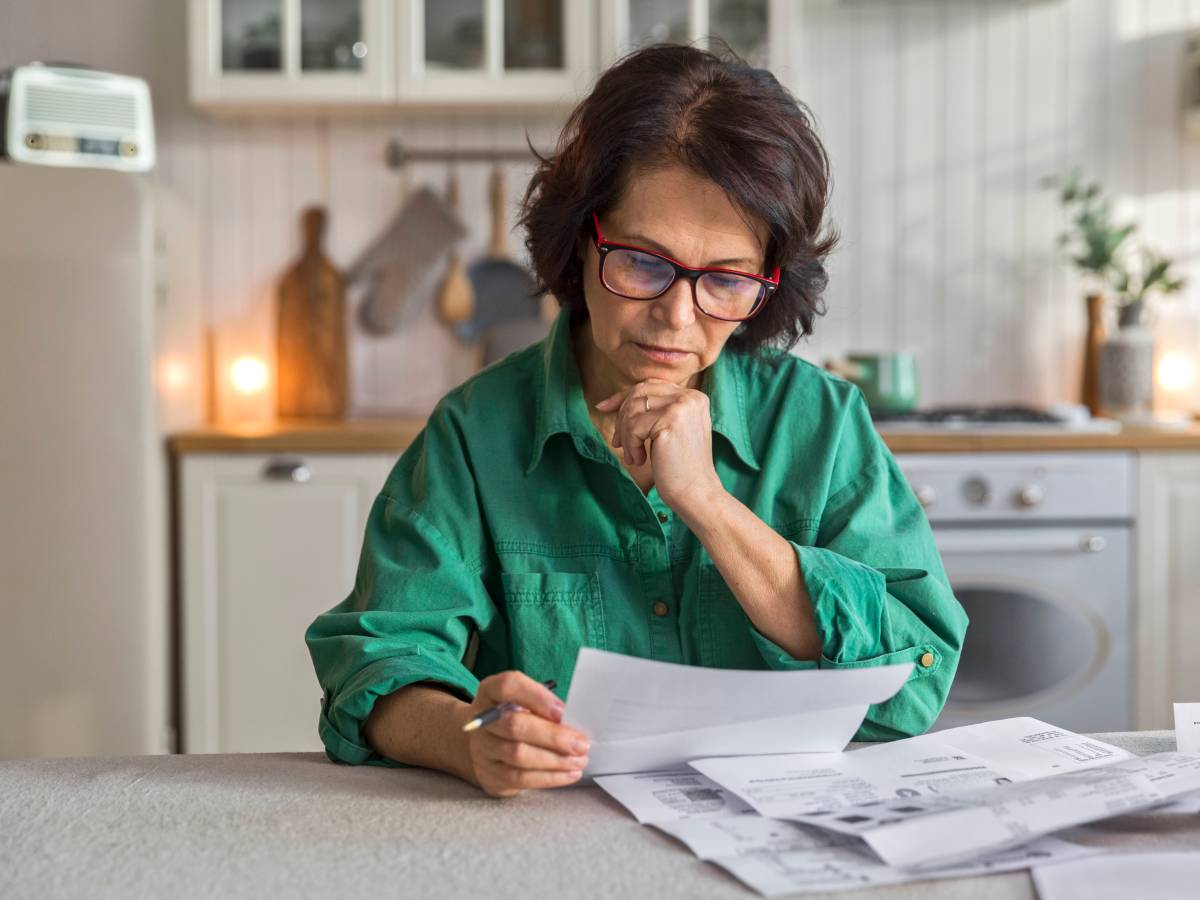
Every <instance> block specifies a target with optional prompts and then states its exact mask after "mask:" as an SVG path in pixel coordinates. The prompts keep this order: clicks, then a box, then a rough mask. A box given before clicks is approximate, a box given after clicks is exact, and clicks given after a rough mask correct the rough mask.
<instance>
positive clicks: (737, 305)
mask: <svg viewBox="0 0 1200 900" xmlns="http://www.w3.org/2000/svg"><path fill="white" fill-rule="evenodd" d="M592 222H593V224H595V226H596V252H597V253H599V254H600V283H601V284H603V285H604V286H605V287H606V288H607V289H608V290H610V291H612V293H614V294H616V295H618V296H620V297H625V298H626V299H628V300H653V299H654V298H655V297H661V296H662V295H663V294H665V293H666V292H667V289H668V288H670V287H671V285H673V284H674V283H675V280H676V279H677V278H680V277H683V278H686V279H687V280H688V281H689V282H690V283H691V285H692V301H693V302H694V303H695V304H696V308H697V309H698V310H700V312H702V313H704V314H705V315H706V316H711V317H712V318H714V319H721V320H722V321H725V322H744V321H746V320H747V319H752V318H754V317H755V316H756V315H758V314H759V313H760V312H761V311H762V308H763V307H764V306H766V304H767V299H768V298H769V297H770V296H771V294H772V293H773V292H774V291H775V289H776V288H778V287H779V267H778V266H776V267H775V274H774V275H773V276H771V277H770V278H766V277H764V276H762V275H752V274H750V273H749V272H739V271H737V270H736V269H720V268H701V269H693V268H691V267H690V266H685V265H684V264H683V263H681V262H679V261H678V260H674V259H671V257H669V256H664V255H663V254H662V253H656V252H654V251H653V250H646V249H645V248H643V247H634V246H631V245H629V244H615V243H613V242H612V241H606V240H605V239H604V235H603V233H602V232H601V231H600V218H599V216H597V215H596V213H595V212H593V213H592Z"/></svg>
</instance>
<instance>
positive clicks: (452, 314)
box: [437, 166, 475, 325]
mask: <svg viewBox="0 0 1200 900" xmlns="http://www.w3.org/2000/svg"><path fill="white" fill-rule="evenodd" d="M446 203H447V205H448V206H449V207H450V209H451V210H453V211H454V212H455V213H457V212H458V171H457V169H455V168H454V167H453V166H451V168H450V174H449V176H448V178H447V180H446ZM437 309H438V316H439V317H440V318H441V320H442V321H443V322H445V323H446V324H447V325H454V324H456V323H458V322H465V321H467V320H468V319H470V318H471V314H472V313H473V312H474V311H475V292H474V290H473V289H472V287H471V279H469V278H468V277H467V271H466V269H465V268H463V264H462V258H461V257H460V256H459V254H458V248H457V247H451V248H450V253H449V261H448V262H447V263H446V274H445V276H443V278H442V282H441V284H439V285H438V292H437Z"/></svg>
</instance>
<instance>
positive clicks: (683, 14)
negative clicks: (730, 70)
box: [599, 0, 800, 86]
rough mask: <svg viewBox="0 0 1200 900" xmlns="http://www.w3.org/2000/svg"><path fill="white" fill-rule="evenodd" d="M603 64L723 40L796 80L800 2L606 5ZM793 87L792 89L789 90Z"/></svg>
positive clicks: (616, 0)
mask: <svg viewBox="0 0 1200 900" xmlns="http://www.w3.org/2000/svg"><path fill="white" fill-rule="evenodd" d="M600 3H601V22H600V27H599V36H600V44H601V50H600V58H601V63H602V65H604V66H607V65H609V64H611V63H612V62H614V61H615V60H616V59H618V58H619V57H621V56H623V55H624V54H626V53H628V52H629V51H630V50H634V49H636V48H638V47H641V46H644V45H646V44H653V43H658V42H660V41H671V42H672V43H680V44H694V45H695V46H698V47H704V46H707V44H708V39H709V37H710V36H715V37H719V38H723V39H724V40H725V41H726V42H727V43H728V44H729V45H730V47H731V48H732V49H733V50H734V51H736V52H737V53H738V54H739V55H740V56H742V57H743V58H744V59H746V60H747V61H749V62H750V63H752V64H754V65H756V66H760V67H763V66H765V67H767V68H769V69H771V70H772V71H773V72H775V74H776V76H777V77H779V79H780V80H781V81H782V82H783V83H784V84H785V85H788V82H789V81H790V80H791V79H790V77H789V74H788V73H789V71H790V66H791V56H790V51H791V47H793V46H795V43H796V29H797V28H798V27H799V24H800V10H799V9H798V7H799V6H800V4H798V3H796V2H795V0H600ZM789 86H790V85H789Z"/></svg>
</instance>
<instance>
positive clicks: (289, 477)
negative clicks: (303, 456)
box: [263, 459, 312, 484]
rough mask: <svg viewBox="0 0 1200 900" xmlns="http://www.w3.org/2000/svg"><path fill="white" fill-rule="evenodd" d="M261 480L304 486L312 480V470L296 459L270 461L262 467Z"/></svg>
mask: <svg viewBox="0 0 1200 900" xmlns="http://www.w3.org/2000/svg"><path fill="white" fill-rule="evenodd" d="M263 478H266V479H267V480H268V481H291V482H294V483H296V484H304V482H306V481H308V480H309V479H310V478H312V470H311V469H309V467H308V466H306V465H305V464H304V463H303V462H301V461H300V460H298V459H272V460H270V461H269V462H268V463H267V464H266V465H265V466H264V467H263Z"/></svg>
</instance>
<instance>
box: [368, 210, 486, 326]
mask: <svg viewBox="0 0 1200 900" xmlns="http://www.w3.org/2000/svg"><path fill="white" fill-rule="evenodd" d="M466 233H467V230H466V228H464V227H463V224H462V222H460V221H459V219H458V216H457V215H456V214H455V213H454V211H453V210H451V209H450V208H449V207H447V206H446V204H445V203H444V202H443V201H442V198H441V197H439V196H438V195H437V194H435V193H434V192H433V191H432V190H430V189H429V188H427V187H421V188H418V189H417V190H416V191H413V192H412V193H411V194H410V195H409V197H408V199H407V200H406V201H405V203H404V205H403V207H402V208H401V209H400V211H399V212H398V213H397V214H396V216H395V217H394V218H393V219H392V221H391V222H390V223H389V224H388V227H387V228H386V229H384V231H383V233H382V234H380V235H379V237H378V238H376V240H375V241H374V243H372V244H371V246H370V247H369V248H368V249H367V251H366V252H365V253H363V255H362V256H361V257H359V259H358V260H357V261H356V262H355V263H354V264H353V265H352V266H351V267H350V270H349V272H348V274H347V282H348V283H351V284H357V283H359V282H366V288H365V291H364V297H363V300H362V304H361V306H360V307H359V313H358V318H359V322H360V323H361V324H362V326H363V327H364V328H365V329H366V330H367V331H369V332H371V333H374V334H389V333H390V332H392V331H395V330H396V329H397V328H399V327H401V326H403V325H406V324H409V323H411V322H412V321H413V320H414V319H416V317H417V316H418V315H420V313H421V311H422V310H424V309H425V307H426V304H428V303H430V302H431V301H432V300H433V297H434V294H435V292H436V287H437V285H436V281H435V279H436V278H437V273H438V272H440V271H442V270H441V269H440V267H439V263H440V261H441V259H442V258H443V257H444V256H445V255H446V253H447V252H448V251H449V250H450V249H451V248H452V247H453V246H454V244H455V243H456V242H457V241H460V240H462V238H463V237H464V236H465V235H466Z"/></svg>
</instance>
